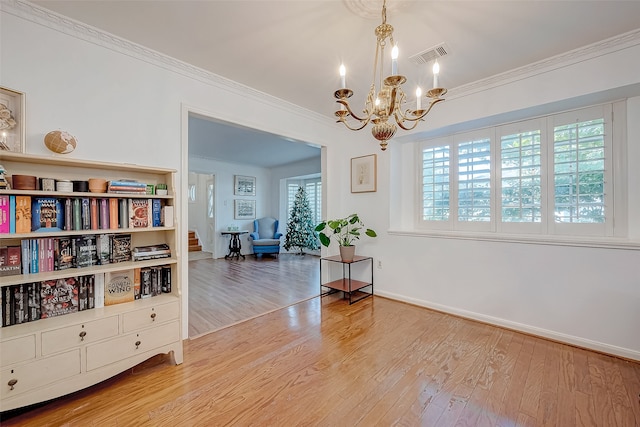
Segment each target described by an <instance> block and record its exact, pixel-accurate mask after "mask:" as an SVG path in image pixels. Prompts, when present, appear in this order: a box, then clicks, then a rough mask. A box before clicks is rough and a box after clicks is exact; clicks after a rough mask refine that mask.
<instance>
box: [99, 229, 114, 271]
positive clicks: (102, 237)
mask: <svg viewBox="0 0 640 427" xmlns="http://www.w3.org/2000/svg"><path fill="white" fill-rule="evenodd" d="M113 237H114V236H113V235H112V234H98V235H97V236H96V246H97V251H98V263H99V264H100V265H105V264H110V263H111V251H112V249H111V242H112V240H113Z"/></svg>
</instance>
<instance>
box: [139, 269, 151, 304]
mask: <svg viewBox="0 0 640 427" xmlns="http://www.w3.org/2000/svg"><path fill="white" fill-rule="evenodd" d="M151 295H152V292H151V268H149V267H144V268H141V269H140V298H151Z"/></svg>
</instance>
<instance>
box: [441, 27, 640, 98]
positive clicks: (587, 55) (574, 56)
mask: <svg viewBox="0 0 640 427" xmlns="http://www.w3.org/2000/svg"><path fill="white" fill-rule="evenodd" d="M638 44H640V28H639V29H636V30H632V31H629V32H626V33H623V34H619V35H617V36H614V37H611V38H608V39H605V40H601V41H599V42H596V43H592V44H590V45H587V46H583V47H580V48H577V49H574V50H570V51H568V52H565V53H561V54H559V55H556V56H552V57H549V58H546V59H543V60H541V61H538V62H534V63H532V64H529V65H525V66H524V67H519V68H515V69H513V70H509V71H505V72H504V73H500V74H496V75H494V76H491V77H488V78H486V79H482V80H477V81H475V82H472V83H469V84H466V85H462V86H458V87H455V88H452V89H450V90H449V91H448V93H447V99H455V98H461V97H463V96H467V95H471V94H473V93H477V92H481V91H484V90H487V89H491V88H494V87H497V86H503V85H505V84H509V83H512V82H515V81H518V80H524V79H526V78H529V77H533V76H535V75H538V74H543V73H546V72H549V71H553V70H557V69H560V68H564V67H568V66H571V65H574V64H576V63H579V62H584V61H586V60H589V59H593V58H596V57H599V56H603V55H607V54H610V53H613V52H617V51H620V50H623V49H627V48H629V47H632V46H635V45H638Z"/></svg>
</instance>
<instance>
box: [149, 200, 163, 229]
mask: <svg viewBox="0 0 640 427" xmlns="http://www.w3.org/2000/svg"><path fill="white" fill-rule="evenodd" d="M161 225H162V200H160V199H151V226H152V227H160V226H161Z"/></svg>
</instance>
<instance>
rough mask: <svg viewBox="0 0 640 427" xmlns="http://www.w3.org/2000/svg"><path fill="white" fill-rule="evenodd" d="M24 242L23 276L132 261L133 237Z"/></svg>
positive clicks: (30, 240)
mask: <svg viewBox="0 0 640 427" xmlns="http://www.w3.org/2000/svg"><path fill="white" fill-rule="evenodd" d="M114 242H117V244H114ZM20 243H21V246H20V249H21V257H20V259H19V260H18V262H19V263H20V264H21V265H22V269H21V272H22V274H35V273H46V272H50V271H59V270H67V269H69V268H82V267H89V266H94V265H105V264H115V263H119V262H127V261H131V258H132V256H131V235H130V234H100V235H83V236H73V237H45V238H39V239H23V240H22V241H21V242H20ZM13 274H19V273H13ZM0 275H2V274H1V272H0ZM5 275H8V274H5Z"/></svg>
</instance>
